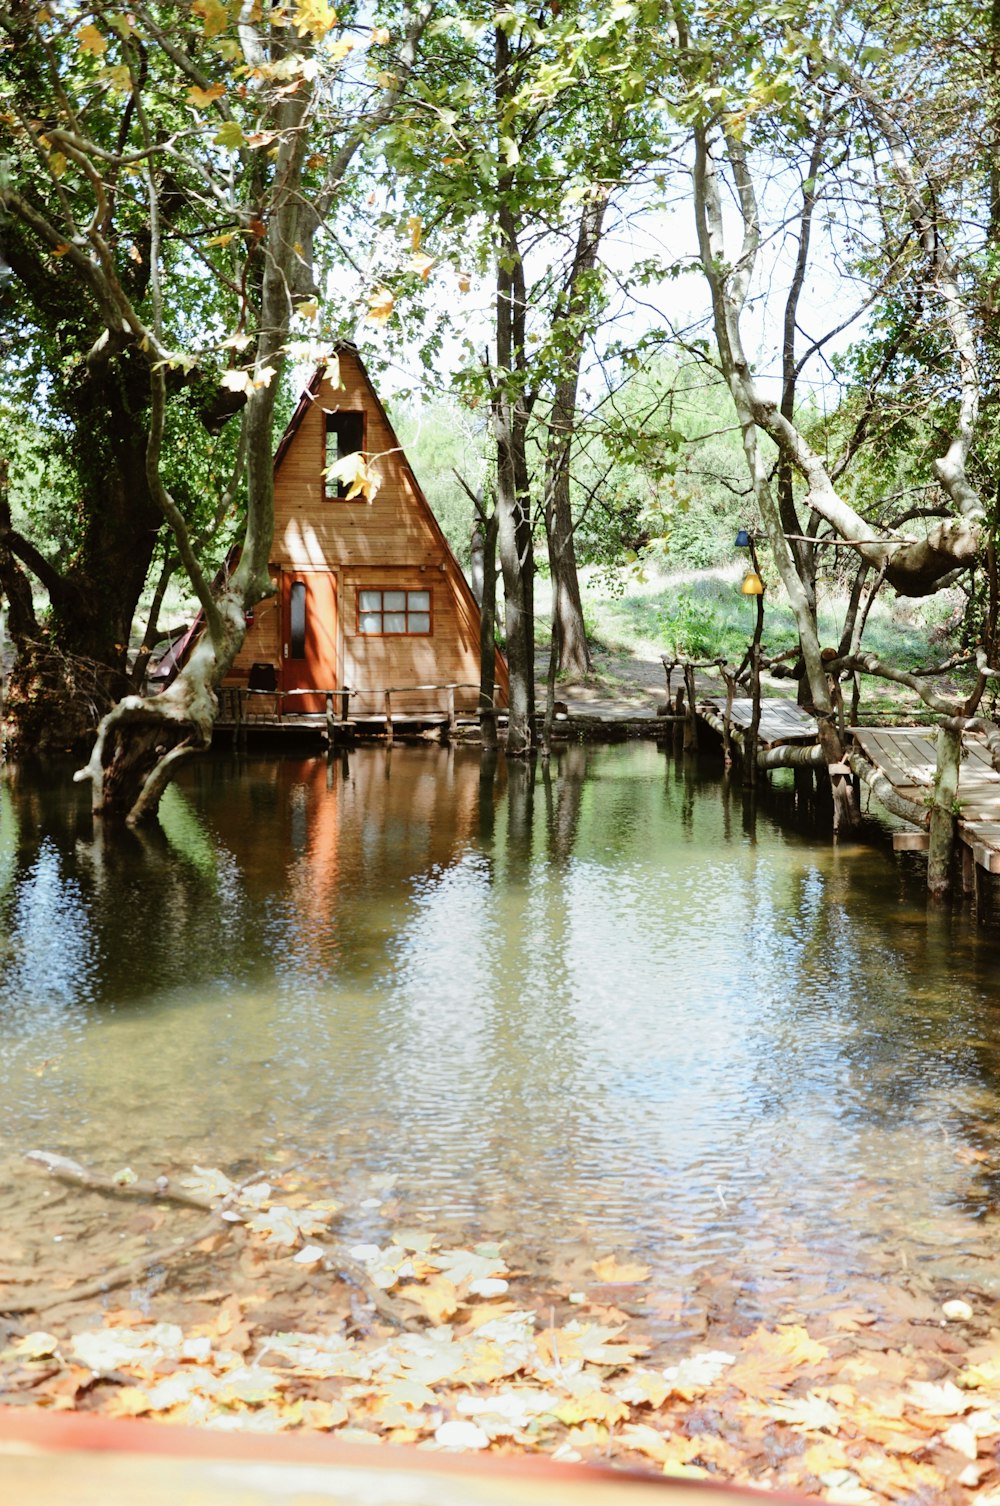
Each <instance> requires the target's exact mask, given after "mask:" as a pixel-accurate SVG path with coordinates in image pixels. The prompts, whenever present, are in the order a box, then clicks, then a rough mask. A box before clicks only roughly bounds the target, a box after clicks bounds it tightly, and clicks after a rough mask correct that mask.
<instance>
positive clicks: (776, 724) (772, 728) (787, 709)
mask: <svg viewBox="0 0 1000 1506" xmlns="http://www.w3.org/2000/svg"><path fill="white" fill-rule="evenodd" d="M695 710H696V711H697V712H698V713H699V715H701V716H702V717H703V718H704V720H706V721H707V722H708V723H709V725H710V726H712V727H714V728H715V729H716V730H718V723H720V722H721V720H722V718H723V717H724V716H725V714H726V698H725V696H724V695H723V696H706V697H704V698H703V699H701V700H699V701H698V702H697V703H696V706H695ZM706 711H709V715H708V716H706V715H705V712H706ZM752 720H753V701H751V700H750V698H749V697H745V698H744V697H738V698H737V699H735V700H734V701H733V709H732V717H731V724H732V731H733V735H734V738H735V740H736V741H737V742H740V741H742V737H743V734H744V733H746V732H749V730H750V723H751V721H752ZM818 732H819V729H818V728H817V726H816V719H815V717H812V716H810V715H809V713H808V711H803V710H802V707H801V706H797V705H796V704H795V702H794V701H789V700H785V699H783V698H781V697H779V696H767V697H765V698H764V699H763V700H762V701H761V705H760V727H759V728H758V731H757V742H758V744H759V746H760V747H761V748H775V747H778V746H780V745H782V744H785V743H792V744H795V745H796V746H802V745H805V746H808V745H809V744H810V743H814V742H815V741H816V738H817V736H818Z"/></svg>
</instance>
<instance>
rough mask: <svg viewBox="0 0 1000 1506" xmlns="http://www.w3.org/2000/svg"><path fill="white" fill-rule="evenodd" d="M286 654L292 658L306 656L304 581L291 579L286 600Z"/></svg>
mask: <svg viewBox="0 0 1000 1506" xmlns="http://www.w3.org/2000/svg"><path fill="white" fill-rule="evenodd" d="M288 637H289V645H288V654H289V657H290V658H292V659H304V658H305V656H306V583H305V581H304V580H293V581H292V589H291V592H290V594H289V601H288Z"/></svg>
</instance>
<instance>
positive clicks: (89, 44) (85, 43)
mask: <svg viewBox="0 0 1000 1506" xmlns="http://www.w3.org/2000/svg"><path fill="white" fill-rule="evenodd" d="M76 39H77V41H78V42H79V44H80V46H81V47H82V49H83V51H84V52H89V53H90V54H91V56H92V57H95V58H99V57H100V55H101V53H102V52H107V50H108V44H107V42H106V41H105V39H104V37H102V35H101V33H100V32H99V31H98V29H97V27H96V26H81V27H80V30H79V31H78V32H77V34H76Z"/></svg>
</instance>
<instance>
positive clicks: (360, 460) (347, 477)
mask: <svg viewBox="0 0 1000 1506" xmlns="http://www.w3.org/2000/svg"><path fill="white" fill-rule="evenodd" d="M326 476H327V479H328V480H329V481H342V482H343V483H344V485H345V486H346V487H347V493H346V495H345V498H344V500H345V501H346V502H352V501H353V500H354V498H355V497H364V499H365V501H366V502H371V501H372V500H373V499H374V497H375V493H376V492H377V491H378V489H379V487H380V485H381V484H382V483H381V478H380V477H379V476H376V474H375V473H374V471H372V470H371V469H370V468H369V466H368V463H367V461H366V460H365V457H364V456H363V455H362V453H361V451H360V450H355V451H354V452H353V454H350V455H345V456H344V458H343V460H338V461H337V463H336V465H329V466H327V468H326ZM398 1264H402V1261H400V1262H398ZM393 1270H394V1268H393V1267H392V1263H391V1261H389V1262H388V1275H387V1277H386V1278H385V1280H384V1283H383V1281H382V1280H379V1279H378V1275H377V1274H376V1276H375V1278H374V1279H375V1281H376V1285H378V1286H382V1285H383V1284H384V1285H385V1289H386V1290H387V1291H388V1290H389V1289H390V1288H391V1287H392V1286H394V1285H395V1284H396V1281H397V1280H398V1277H396V1276H395V1275H394V1274H393ZM425 1290H426V1288H425V1287H417V1286H415V1287H413V1289H412V1290H411V1291H408V1292H407V1296H408V1297H412V1298H413V1300H414V1301H420V1298H419V1297H418V1296H417V1293H418V1292H420V1291H425ZM454 1310H455V1309H454V1308H452V1312H454Z"/></svg>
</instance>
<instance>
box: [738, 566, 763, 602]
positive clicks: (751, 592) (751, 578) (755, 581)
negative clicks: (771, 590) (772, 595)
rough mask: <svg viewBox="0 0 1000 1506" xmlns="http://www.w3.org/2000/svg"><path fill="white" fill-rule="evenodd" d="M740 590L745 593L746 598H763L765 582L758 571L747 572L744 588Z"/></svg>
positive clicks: (744, 578)
mask: <svg viewBox="0 0 1000 1506" xmlns="http://www.w3.org/2000/svg"><path fill="white" fill-rule="evenodd" d="M740 590H741V591H742V592H743V595H744V596H763V594H764V582H763V581H762V580H761V578H760V576H759V575H758V574H757V572H756V570H748V571H747V573H746V575H744V577H743V584H742V586H740Z"/></svg>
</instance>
